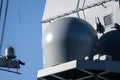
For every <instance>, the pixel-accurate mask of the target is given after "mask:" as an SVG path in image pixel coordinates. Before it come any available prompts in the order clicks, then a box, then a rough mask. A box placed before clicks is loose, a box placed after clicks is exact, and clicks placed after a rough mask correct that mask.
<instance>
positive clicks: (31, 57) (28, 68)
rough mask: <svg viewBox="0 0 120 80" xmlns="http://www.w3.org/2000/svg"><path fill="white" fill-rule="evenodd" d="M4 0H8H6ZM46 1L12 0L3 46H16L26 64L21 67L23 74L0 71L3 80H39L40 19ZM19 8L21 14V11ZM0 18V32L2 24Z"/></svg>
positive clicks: (18, 56) (40, 57)
mask: <svg viewBox="0 0 120 80" xmlns="http://www.w3.org/2000/svg"><path fill="white" fill-rule="evenodd" d="M3 1H4V2H5V1H6V0H3ZM44 5H45V0H9V8H8V17H7V22H6V29H5V37H4V42H3V47H2V55H4V49H5V48H6V47H8V46H12V47H14V48H15V52H16V53H15V54H16V55H17V59H21V60H22V61H24V62H25V63H26V65H25V66H21V69H20V70H19V71H20V72H22V73H23V74H22V75H18V74H13V73H8V72H4V71H0V80H36V79H37V71H38V70H39V69H42V48H41V37H42V35H41V32H42V31H41V30H42V27H41V23H40V21H41V19H42V15H43V10H44ZM19 9H20V13H19ZM3 15H4V10H3V12H2V20H1V21H0V35H1V28H2V24H3Z"/></svg>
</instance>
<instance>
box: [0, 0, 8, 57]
mask: <svg viewBox="0 0 120 80" xmlns="http://www.w3.org/2000/svg"><path fill="white" fill-rule="evenodd" d="M8 4H9V0H7V2H6V9H5V15H4V22H3V28H2V34H1V40H0V55H1V50H2V45H3V40H4V34H5V26H6V19H7V12H8Z"/></svg>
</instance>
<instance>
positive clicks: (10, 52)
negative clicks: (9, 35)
mask: <svg viewBox="0 0 120 80" xmlns="http://www.w3.org/2000/svg"><path fill="white" fill-rule="evenodd" d="M5 57H6V58H7V59H14V58H16V56H15V51H14V48H13V47H8V48H6V49H5Z"/></svg>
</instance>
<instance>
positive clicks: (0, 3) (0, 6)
mask: <svg viewBox="0 0 120 80" xmlns="http://www.w3.org/2000/svg"><path fill="white" fill-rule="evenodd" d="M2 5H3V0H1V2H0V20H1V14H2Z"/></svg>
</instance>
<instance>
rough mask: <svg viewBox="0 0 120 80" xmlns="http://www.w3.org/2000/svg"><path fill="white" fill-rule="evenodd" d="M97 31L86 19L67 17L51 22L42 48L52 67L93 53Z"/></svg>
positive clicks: (43, 38) (46, 65)
mask: <svg viewBox="0 0 120 80" xmlns="http://www.w3.org/2000/svg"><path fill="white" fill-rule="evenodd" d="M96 42H97V33H96V31H95V30H94V29H93V28H92V26H91V25H90V24H89V23H87V22H86V21H84V20H82V19H79V18H75V17H66V18H61V19H58V20H56V21H55V22H53V23H51V24H50V25H49V27H48V28H47V29H46V31H45V32H44V34H43V37H42V48H43V54H44V55H45V59H46V60H47V64H44V67H50V66H54V65H58V64H61V63H65V62H67V61H71V60H75V59H76V60H84V58H85V56H90V55H91V54H92V51H93V48H94V47H95V44H96Z"/></svg>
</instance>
